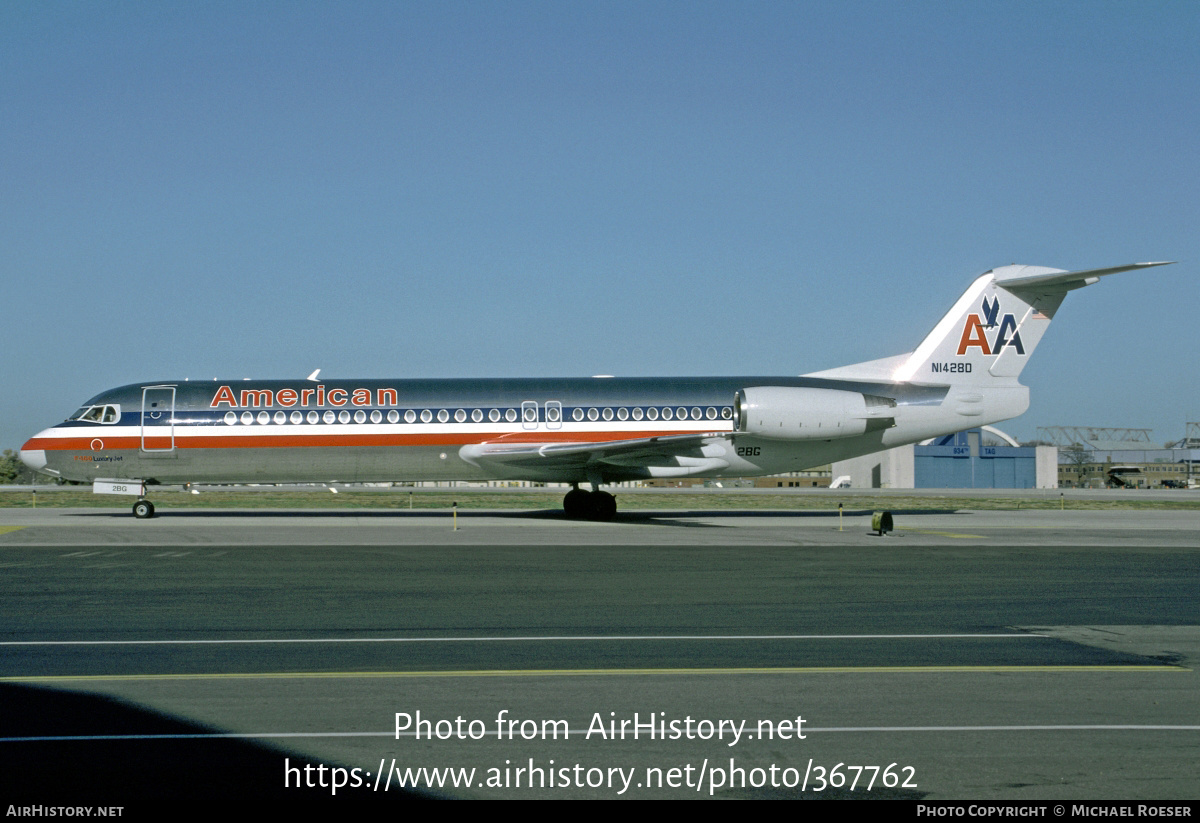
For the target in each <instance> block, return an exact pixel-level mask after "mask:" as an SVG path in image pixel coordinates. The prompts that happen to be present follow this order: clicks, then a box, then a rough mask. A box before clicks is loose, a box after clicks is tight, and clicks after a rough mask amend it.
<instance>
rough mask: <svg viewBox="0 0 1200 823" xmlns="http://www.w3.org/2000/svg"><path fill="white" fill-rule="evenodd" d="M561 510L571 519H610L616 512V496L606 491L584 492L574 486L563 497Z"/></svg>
mask: <svg viewBox="0 0 1200 823" xmlns="http://www.w3.org/2000/svg"><path fill="white" fill-rule="evenodd" d="M563 511H564V512H566V514H567V517H569V518H571V519H572V520H612V519H613V517H614V516H615V515H616V513H617V498H615V497H613V496H612V495H611V494H609V493H608V492H602V491H599V490H596V491H591V492H585V491H584V490H583V489H581V488H579V487H578V486H576V487H575V488H573V489H571V490H570V491H569V492H567V496H566V497H564V498H563Z"/></svg>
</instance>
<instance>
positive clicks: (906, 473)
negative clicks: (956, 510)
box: [833, 429, 1058, 489]
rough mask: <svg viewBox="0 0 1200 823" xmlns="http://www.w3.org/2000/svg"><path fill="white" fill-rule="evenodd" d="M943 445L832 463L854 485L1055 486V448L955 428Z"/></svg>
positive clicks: (1001, 487) (861, 487)
mask: <svg viewBox="0 0 1200 823" xmlns="http://www.w3.org/2000/svg"><path fill="white" fill-rule="evenodd" d="M942 442H943V443H944V445H936V446H900V447H898V448H895V449H889V450H888V451H885V452H879V453H878V454H870V455H866V456H864V457H856V458H854V459H852V460H843V461H840V462H837V463H834V464H833V476H834V477H840V476H841V475H849V476H850V484H851V486H852V487H853V488H856V489H1033V488H1038V489H1055V488H1058V449H1057V448H1055V447H1054V446H1038V447H1024V448H1014V447H1012V446H985V445H983V444H982V437H981V435H980V434H979V431H978V430H977V429H976V430H971V431H966V432H959V433H958V434H957V435H954V436H952V437H950V438H945V439H944V440H943V441H942Z"/></svg>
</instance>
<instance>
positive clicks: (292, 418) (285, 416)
mask: <svg viewBox="0 0 1200 823" xmlns="http://www.w3.org/2000/svg"><path fill="white" fill-rule="evenodd" d="M452 414H453V417H454V422H456V423H466V422H467V418H468V417H470V419H471V421H472V422H474V423H482V422H483V418H484V411H483V409H474V410H473V411H470V412H468V411H467V410H466V409H457V410H456V411H454V412H451V411H450V410H449V409H439V410H438V411H437V412H434V411H432V410H431V409H424V410H422V411H421V412H417V411H416V410H414V409H409V410H408V411H406V412H404V414H403V417H404V422H405V423H416V422H417V420H418V419H420V421H421V422H422V423H432V422H433V420H434V418H435V417H436V418H437V421H438V422H439V423H449V422H450V417H451V415H452ZM561 416H562V412H561V410H560V409H559V408H558V406H547V407H546V422H548V423H560V422H561ZM732 416H733V410H732V409H731V408H729V407H728V406H724V407H722V408H720V409H718V408H716V407H715V406H709V407H707V408H700V407H699V406H693V407H692V408H691V409H688V408H686V407H683V406H680V407H679V408H671V407H670V406H664V407H663V408H662V409H659V408H656V407H653V406H651V407H650V408H647V409H643V408H632V409H630V408H625V407H621V408H615V409H614V408H603V409H597V408H590V409H586V410H584V409H575V410H573V411H572V412H571V418H572V419H573V420H575V421H577V422H582V421H583V420H585V419H587V420H593V421H594V420H601V419H603V420H613V419H616V420H631V419H632V420H658V419H660V418H661V419H663V420H687V419H689V418H690V419H692V420H704V419H708V420H716V419H717V418H718V417H720V418H721V419H723V420H728V419H730V418H731V417H732ZM386 417H387V422H389V423H399V422H400V418H401V414H400V412H399V411H398V410H396V409H392V410H391V411H389V412H388V413H387V415H386ZM518 418H521V419H523V420H524V422H526V423H536V422H537V420H538V417H537V409H536V408H534V407H533V406H526V407H525V408H524V409H523V413H518V412H517V410H516V409H505V410H504V411H501V410H500V409H491V410H490V411H488V412H487V419H488V420H489V421H490V422H492V423H499V422H500V421H501V420H502V419H503V420H505V421H507V422H509V423H515V422H517V420H518ZM224 419H225V423H226V424H227V425H230V426H233V425H236V424H237V423H239V422H240V423H242V424H243V425H246V426H249V425H251V424H252V423H258V424H260V425H266V424H268V423H275V424H276V425H282V424H284V423H292V424H296V425H298V424H300V423H349V422H350V421H351V420H353V421H354V422H355V423H366V422H367V421H368V420H370V421H371V422H372V423H382V422H383V420H384V413H383V412H381V411H379V410H378V409H376V410H375V411H372V412H369V413H368V412H366V411H364V410H362V409H359V410H358V411H356V412H353V413H351V412H350V411H347V410H345V409H343V410H342V411H340V412H335V411H332V410H330V411H325V412H318V411H310V412H308V413H305V412H302V411H293V412H291V413H288V412H285V411H277V412H274V413H271V412H268V411H260V412H258V413H257V414H255V413H254V412H250V411H244V412H242V413H241V415H238V413H237V412H234V411H230V412H226V413H225V418H224Z"/></svg>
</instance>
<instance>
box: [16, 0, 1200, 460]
mask: <svg viewBox="0 0 1200 823" xmlns="http://www.w3.org/2000/svg"><path fill="white" fill-rule="evenodd" d="M1197 101H1200V4H1197V3H1183V2H1127V3H1109V2H1071V3H1059V2H1047V1H1046V0H1039V2H1029V3H1022V2H1004V3H983V2H947V3H935V2H914V3H899V2H837V3H828V2H788V3H770V2H758V3H746V2H730V3H715V2H711V3H705V2H683V3H669V2H649V3H647V2H628V3H624V2H598V3H583V2H580V3H561V2H543V3H517V2H513V3H503V2H468V3H455V2H432V3H398V2H397V3H378V4H377V3H338V4H334V3H303V2H288V3H282V2H281V3H257V4H244V3H224V2H188V3H162V2H152V3H132V2H131V3H120V4H106V3H78V2H29V3H25V2H15V1H14V2H8V3H4V4H0V113H2V115H0V181H3V182H2V183H0V297H2V301H0V302H2V305H3V306H4V307H5V308H6V309H7V311H6V315H7V318H8V320H9V323H8V327H9V333H8V334H7V340H8V346H7V356H6V357H5V358H4V359H3V365H0V369H2V371H0V376H2V377H3V386H4V389H3V395H2V396H0V447H3V448H16V447H18V446H19V445H20V444H21V443H22V442H23V441H24V439H25V438H26V437H28V436H30V435H32V434H34V433H35V432H36V431H38V430H40V429H41V428H43V427H45V426H46V425H49V424H51V423H53V422H56V421H57V420H59V419H61V418H62V417H63V416H65V415H66V414H67V413H69V412H70V411H72V410H74V409H75V408H76V407H77V406H78V405H79V404H80V403H81V402H83V401H84V400H86V399H87V398H89V397H91V396H92V395H94V394H96V393H98V392H100V391H101V390H103V389H106V388H110V387H112V386H116V385H120V384H124V383H132V382H137V381H143V380H166V379H170V380H176V379H182V378H184V377H190V378H191V379H211V378H213V377H221V378H241V377H262V378H266V377H292V376H295V377H304V376H305V375H307V374H308V373H309V372H311V371H312V370H313V369H315V368H318V367H320V368H321V369H322V376H323V377H326V378H334V377H426V376H464V377H469V376H513V375H528V376H555V375H588V374H618V375H654V374H664V375H681V374H686V375H691V374H799V373H804V372H808V371H814V370H817V369H822V368H828V367H832V366H836V365H842V364H845V363H851V362H856V361H860V360H866V359H871V358H875V357H884V356H888V355H893V354H899V353H901V352H905V351H909V350H911V349H912V348H913V347H915V345H916V344H917V343H918V342H919V340H920V338H921V337H922V336H923V335H924V334H925V332H926V331H928V330H929V329H930V328H931V327H932V326H933V324H934V323H935V322H936V321H937V320H938V318H940V316H941V315H942V314H943V313H944V312H945V311H946V309H948V308H949V306H950V304H951V303H952V302H953V301H954V299H955V298H957V296H958V295H959V294H960V293H961V292H962V291H963V289H965V288H966V286H967V284H968V283H969V282H970V280H971V279H972V278H973V277H974V276H975V275H977V274H979V273H980V272H982V271H984V270H986V269H989V268H993V267H995V266H998V265H1004V264H1007V263H1014V262H1017V263H1030V264H1035V265H1045V266H1053V267H1057V268H1066V269H1081V268H1093V267H1102V266H1110V265H1118V264H1123V263H1130V262H1135V261H1146V260H1179V261H1181V262H1180V264H1179V265H1176V266H1170V267H1166V268H1162V269H1153V270H1150V271H1147V272H1134V273H1129V274H1124V275H1117V276H1115V277H1113V278H1109V279H1107V280H1105V281H1104V282H1102V283H1101V284H1100V285H1097V286H1094V287H1092V288H1088V289H1085V290H1083V291H1081V292H1078V293H1075V294H1072V295H1070V296H1069V297H1068V300H1067V302H1066V304H1065V305H1064V307H1063V309H1062V311H1061V312H1060V314H1059V316H1058V318H1057V319H1056V320H1055V323H1054V325H1053V326H1052V327H1051V329H1050V331H1049V333H1048V334H1047V336H1046V339H1045V340H1044V341H1043V342H1042V344H1041V346H1040V347H1039V349H1038V351H1037V354H1036V355H1035V356H1034V357H1033V358H1032V360H1031V361H1030V365H1029V367H1028V368H1027V369H1026V370H1025V372H1024V373H1023V375H1022V382H1025V383H1026V384H1028V385H1029V386H1030V387H1031V389H1032V397H1033V403H1032V406H1031V408H1030V410H1029V411H1028V412H1027V413H1026V414H1025V415H1024V416H1023V417H1021V418H1018V419H1017V420H1015V421H1011V422H1009V423H1007V424H1003V425H1002V428H1005V429H1006V430H1007V431H1009V432H1011V433H1013V434H1014V435H1016V436H1018V437H1023V438H1024V437H1033V436H1034V434H1035V432H1036V428H1037V427H1038V426H1043V425H1093V426H1121V427H1137V428H1151V429H1153V430H1154V432H1153V439H1154V440H1155V441H1165V440H1167V439H1172V438H1176V437H1179V436H1181V435H1182V433H1183V427H1184V422H1185V421H1187V420H1200V386H1198V381H1197V379H1196V378H1197V375H1198V373H1200V369H1198V368H1197V366H1196V364H1195V360H1196V355H1195V351H1196V350H1197V348H1200V346H1198V337H1197V319H1198V318H1200V311H1198V309H1200V295H1198V292H1197V288H1196V265H1197V261H1200V253H1197V251H1198V249H1197V247H1198V245H1200V219H1198V218H1200V208H1198V205H1197V202H1198V198H1200V137H1198V135H1200V103H1198V102H1197Z"/></svg>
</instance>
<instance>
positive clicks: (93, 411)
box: [67, 405, 121, 426]
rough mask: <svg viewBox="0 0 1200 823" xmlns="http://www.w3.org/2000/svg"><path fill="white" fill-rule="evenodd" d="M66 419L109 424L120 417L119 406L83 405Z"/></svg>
mask: <svg viewBox="0 0 1200 823" xmlns="http://www.w3.org/2000/svg"><path fill="white" fill-rule="evenodd" d="M67 419H68V420H81V421H83V422H85V423H99V424H101V425H107V426H111V425H113V424H114V423H116V422H117V421H118V420H120V419H121V407H120V406H115V405H113V406H84V407H83V408H82V409H80V410H79V411H77V412H75V414H73V415H71V416H70V417H68V418H67Z"/></svg>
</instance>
